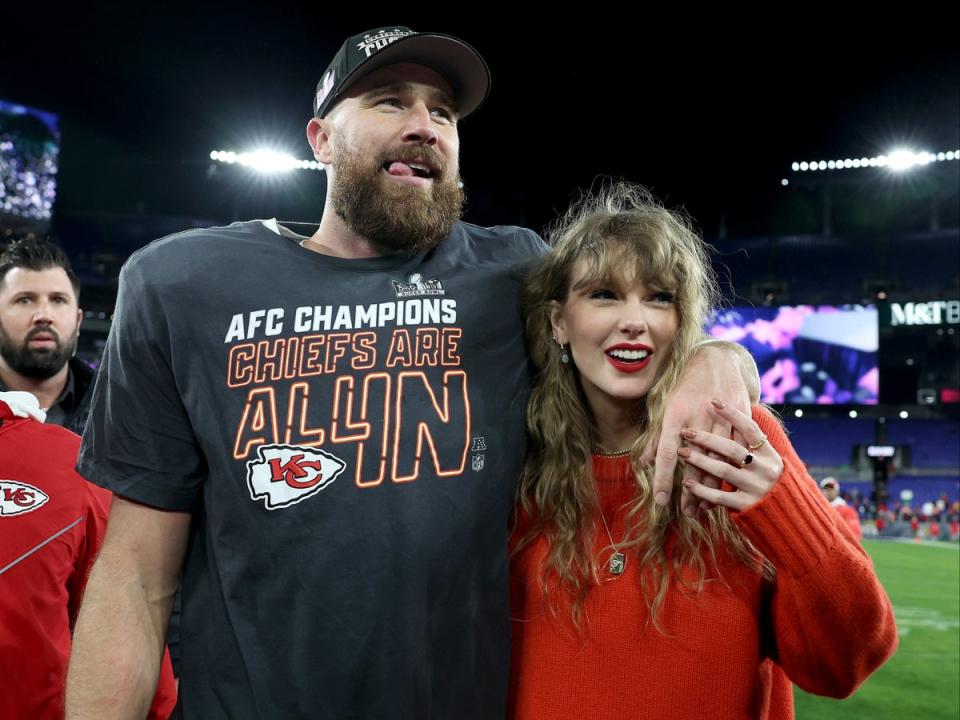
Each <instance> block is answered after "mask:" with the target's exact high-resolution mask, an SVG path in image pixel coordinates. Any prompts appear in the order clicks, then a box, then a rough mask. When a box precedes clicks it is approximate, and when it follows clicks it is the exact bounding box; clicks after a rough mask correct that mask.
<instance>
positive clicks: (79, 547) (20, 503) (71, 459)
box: [0, 392, 176, 720]
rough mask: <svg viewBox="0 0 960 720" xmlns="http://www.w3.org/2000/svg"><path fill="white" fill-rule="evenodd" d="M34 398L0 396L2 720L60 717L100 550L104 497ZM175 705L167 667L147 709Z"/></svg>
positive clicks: (70, 439) (162, 711)
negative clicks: (80, 471)
mask: <svg viewBox="0 0 960 720" xmlns="http://www.w3.org/2000/svg"><path fill="white" fill-rule="evenodd" d="M43 416H44V413H43V411H42V410H41V409H40V407H39V403H38V402H37V399H36V397H34V396H33V395H30V394H29V393H25V392H3V393H0V537H2V538H3V543H2V545H0V618H3V622H2V623H0V678H3V692H0V719H2V720H8V719H9V720H14V719H15V718H33V719H34V720H45V719H47V718H49V720H55V719H57V718H62V717H63V690H64V681H65V680H66V673H67V658H68V657H69V655H70V643H71V640H70V634H71V632H72V630H73V626H74V622H75V621H76V618H77V611H78V610H79V609H80V598H81V595H82V594H83V587H84V584H85V583H86V580H87V572H88V571H89V569H90V566H91V564H92V563H93V559H94V557H95V556H96V554H97V551H98V550H99V549H100V544H101V542H102V541H103V531H104V529H105V528H106V525H107V512H108V510H109V507H110V500H111V497H110V493H108V492H107V491H106V490H103V489H101V488H98V487H97V486H96V485H92V484H90V483H88V482H87V481H86V480H84V479H83V478H82V477H80V476H79V475H77V473H76V472H75V471H74V469H73V465H74V463H75V462H76V457H77V450H78V449H79V447H80V438H79V437H77V436H76V435H75V434H73V433H71V432H68V431H67V430H64V429H63V428H61V427H56V426H53V425H44V424H43ZM175 701H176V688H175V686H174V681H173V673H172V672H171V670H170V664H169V661H165V662H164V665H163V672H162V675H161V681H160V683H159V687H158V690H157V693H156V696H155V698H154V702H153V706H152V708H151V712H150V717H151V718H166V717H167V716H168V715H169V714H170V711H171V710H172V709H173V705H174V702H175Z"/></svg>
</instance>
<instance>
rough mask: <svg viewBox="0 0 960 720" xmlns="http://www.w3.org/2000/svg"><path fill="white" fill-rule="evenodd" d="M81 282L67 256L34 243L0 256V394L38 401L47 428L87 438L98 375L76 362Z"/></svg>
mask: <svg viewBox="0 0 960 720" xmlns="http://www.w3.org/2000/svg"><path fill="white" fill-rule="evenodd" d="M79 299H80V281H79V280H78V279H77V276H76V275H75V274H74V272H73V270H72V269H71V268H70V261H69V260H68V259H67V255H66V253H64V252H63V250H62V249H60V248H59V247H57V246H56V245H54V244H53V243H51V242H49V241H47V240H42V239H35V238H27V239H23V240H18V241H16V242H14V243H13V244H11V245H10V246H9V247H8V248H7V249H6V250H4V251H3V252H2V253H0V391H5V390H19V391H24V392H28V393H31V394H33V395H35V396H36V397H37V400H39V402H40V407H41V408H43V409H44V410H45V411H46V415H47V423H48V424H50V425H62V426H64V427H66V428H68V429H69V430H72V431H73V432H75V433H77V434H82V433H83V427H84V425H85V424H86V421H87V415H88V413H89V410H90V397H91V393H90V389H91V386H92V384H93V378H94V371H93V370H92V369H91V368H90V366H89V365H87V364H86V363H85V362H83V361H82V360H80V359H79V358H77V357H76V351H77V337H78V336H79V333H80V320H81V318H82V317H83V313H82V312H81V310H80V307H79V304H78V303H79Z"/></svg>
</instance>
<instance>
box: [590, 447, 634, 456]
mask: <svg viewBox="0 0 960 720" xmlns="http://www.w3.org/2000/svg"><path fill="white" fill-rule="evenodd" d="M590 450H591V451H592V452H593V454H594V455H599V456H600V457H623V456H624V455H629V454H630V451H631V450H633V448H632V447H628V448H627V449H626V450H617V451H616V452H610V451H608V450H606V449H605V448H602V447H600V446H599V445H594V446H593V447H592V448H590Z"/></svg>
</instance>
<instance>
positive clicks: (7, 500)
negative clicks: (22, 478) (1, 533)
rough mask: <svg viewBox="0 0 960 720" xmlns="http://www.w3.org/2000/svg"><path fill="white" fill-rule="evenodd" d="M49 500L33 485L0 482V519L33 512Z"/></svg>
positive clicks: (48, 497)
mask: <svg viewBox="0 0 960 720" xmlns="http://www.w3.org/2000/svg"><path fill="white" fill-rule="evenodd" d="M49 499H50V496H49V495H47V494H46V493H45V492H43V490H41V489H39V488H35V487H34V486H33V485H27V484H26V483H22V482H17V481H16V480H0V517H7V516H8V515H22V514H23V513H28V512H33V511H34V510H36V509H37V508H39V507H40V506H41V505H43V504H44V503H45V502H47V500H49Z"/></svg>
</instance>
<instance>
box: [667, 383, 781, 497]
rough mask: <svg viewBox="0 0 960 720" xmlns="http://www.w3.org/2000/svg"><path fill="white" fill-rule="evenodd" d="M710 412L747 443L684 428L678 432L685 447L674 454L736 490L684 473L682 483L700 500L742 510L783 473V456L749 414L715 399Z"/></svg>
mask: <svg viewBox="0 0 960 720" xmlns="http://www.w3.org/2000/svg"><path fill="white" fill-rule="evenodd" d="M710 412H711V413H713V414H715V415H717V417H718V419H722V420H723V421H725V422H728V423H730V424H731V425H733V428H734V430H735V431H736V432H737V434H738V435H739V436H740V437H742V438H743V439H744V441H745V442H746V443H747V447H746V448H744V447H743V445H741V444H740V443H738V442H735V441H734V440H731V439H729V438H726V437H721V436H720V435H715V434H714V433H710V432H705V431H703V430H694V429H693V428H685V429H684V430H683V432H682V433H681V435H682V436H683V438H684V439H685V440H686V441H687V443H688V447H685V448H680V449H679V450H678V451H677V454H678V455H679V456H680V457H682V458H683V459H684V460H686V461H687V462H688V463H690V464H691V465H693V466H695V467H697V468H699V469H700V470H702V471H703V473H704V474H705V475H712V476H713V477H716V478H719V479H721V480H724V481H726V482H727V483H729V484H730V485H732V486H733V487H735V488H736V490H734V491H732V492H730V491H725V490H720V489H717V488H713V487H708V486H707V485H704V484H703V483H700V482H696V481H695V480H691V479H689V478H688V477H687V476H686V474H685V475H684V479H683V485H684V487H685V488H686V489H687V490H689V491H690V492H691V493H692V494H693V495H695V496H697V497H698V498H700V499H701V500H706V501H707V502H711V503H713V504H715V505H723V506H725V507H728V508H730V509H732V510H740V511H742V510H746V509H747V508H749V507H753V506H754V505H756V504H757V503H758V502H760V501H761V500H762V499H763V498H764V497H765V496H766V495H767V493H769V492H770V490H771V488H773V486H774V484H775V483H776V482H777V480H778V479H779V477H780V475H781V473H783V460H782V459H781V458H780V455H779V454H778V453H777V451H776V450H774V449H773V447H772V446H771V445H770V443H768V442H767V436H766V435H764V434H763V432H761V430H760V427H759V426H758V425H757V424H756V423H755V422H754V421H753V418H751V417H750V416H749V415H746V414H744V413H742V412H740V411H739V410H737V409H736V408H733V407H731V406H729V405H726V404H725V403H722V402H720V401H719V400H714V401H713V402H712V403H711V405H710ZM707 453H711V454H712V455H713V457H709V456H708V455H707Z"/></svg>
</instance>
